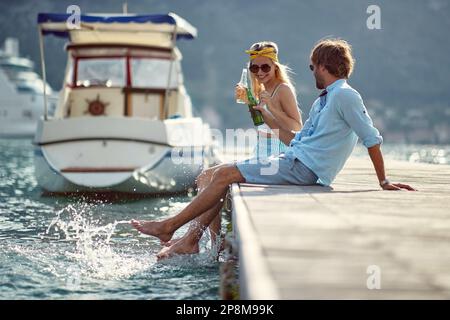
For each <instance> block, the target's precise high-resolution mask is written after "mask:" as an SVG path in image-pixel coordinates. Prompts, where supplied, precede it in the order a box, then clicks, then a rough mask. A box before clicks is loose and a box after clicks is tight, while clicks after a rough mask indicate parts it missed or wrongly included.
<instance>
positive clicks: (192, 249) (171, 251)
mask: <svg viewBox="0 0 450 320" xmlns="http://www.w3.org/2000/svg"><path fill="white" fill-rule="evenodd" d="M199 251H200V249H199V246H198V240H197V239H195V238H192V237H183V238H181V239H179V240H178V241H176V242H175V243H174V244H172V245H171V246H170V247H164V248H163V249H162V250H161V251H160V252H159V253H158V254H157V255H156V257H157V258H158V261H160V260H164V259H167V258H170V257H172V256H173V255H176V254H194V253H199Z"/></svg>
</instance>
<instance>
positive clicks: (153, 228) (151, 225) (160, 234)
mask: <svg viewBox="0 0 450 320" xmlns="http://www.w3.org/2000/svg"><path fill="white" fill-rule="evenodd" d="M130 223H131V225H132V226H133V227H134V228H135V229H136V230H138V231H139V232H141V233H143V234H147V235H149V236H154V237H157V238H159V240H161V241H162V242H167V241H169V240H170V239H172V235H173V233H174V232H175V231H170V230H169V229H168V226H167V223H165V221H144V220H141V221H139V220H134V219H133V220H131V222H130Z"/></svg>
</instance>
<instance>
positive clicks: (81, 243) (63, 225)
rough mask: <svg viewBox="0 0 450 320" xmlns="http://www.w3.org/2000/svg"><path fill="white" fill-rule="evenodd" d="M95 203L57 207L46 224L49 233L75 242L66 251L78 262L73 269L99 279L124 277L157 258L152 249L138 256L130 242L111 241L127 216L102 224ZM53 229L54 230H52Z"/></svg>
mask: <svg viewBox="0 0 450 320" xmlns="http://www.w3.org/2000/svg"><path fill="white" fill-rule="evenodd" d="M92 209H93V206H92V205H89V204H86V203H83V204H80V205H68V206H66V207H65V208H63V209H62V210H60V211H58V212H57V214H56V217H55V218H54V219H53V220H52V222H51V223H50V225H49V226H48V228H47V231H46V235H47V236H51V235H53V236H54V237H56V238H57V239H60V240H63V241H69V242H74V243H75V247H74V250H73V251H69V250H67V251H65V252H64V254H65V256H66V257H67V258H69V259H70V260H72V261H74V262H76V265H75V266H72V272H71V273H75V274H76V273H79V274H80V276H88V277H92V278H98V279H123V278H128V277H130V276H132V275H134V274H136V273H139V272H142V271H144V270H145V269H147V268H149V267H150V266H151V265H152V263H155V262H156V259H155V258H154V255H152V254H151V253H147V254H143V255H139V256H136V252H135V248H134V246H133V245H132V246H130V245H129V243H128V244H127V246H125V247H124V250H120V247H118V246H116V245H115V244H114V243H113V241H112V236H113V235H114V233H115V231H116V227H117V226H118V225H120V224H129V221H128V220H122V221H114V222H112V223H107V224H105V225H101V224H100V223H101V221H99V220H96V219H94V218H93V214H92V211H93V210H92ZM52 232H53V233H52Z"/></svg>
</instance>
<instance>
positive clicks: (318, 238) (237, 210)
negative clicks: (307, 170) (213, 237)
mask: <svg viewBox="0 0 450 320" xmlns="http://www.w3.org/2000/svg"><path fill="white" fill-rule="evenodd" d="M385 165H386V171H387V175H388V176H389V177H390V178H391V180H392V181H393V182H396V181H400V182H403V183H407V184H410V185H412V186H413V187H415V188H417V189H419V191H417V192H408V191H383V190H381V189H380V188H379V187H378V181H377V178H376V175H375V172H374V169H373V166H372V163H371V161H370V159H369V157H367V158H351V159H349V161H348V162H347V164H346V166H345V168H344V170H343V171H342V172H341V173H340V174H339V175H338V177H337V179H336V180H335V182H334V183H333V185H332V188H326V187H320V186H311V187H302V186H264V185H250V184H234V185H232V186H231V196H232V205H233V213H232V218H233V226H234V232H235V237H236V238H237V244H238V248H239V273H240V275H239V282H240V298H241V299H434V298H436V299H449V298H450V166H448V165H432V164H421V163H408V162H400V161H386V163H385Z"/></svg>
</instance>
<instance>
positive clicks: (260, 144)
mask: <svg viewBox="0 0 450 320" xmlns="http://www.w3.org/2000/svg"><path fill="white" fill-rule="evenodd" d="M257 139H258V140H257V143H256V146H255V148H254V150H253V157H255V158H258V159H263V158H269V157H270V156H277V155H279V154H280V153H282V152H284V151H286V148H287V146H286V145H285V144H284V143H283V142H281V140H280V139H278V138H276V137H264V136H260V135H259V134H258V136H257Z"/></svg>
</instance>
